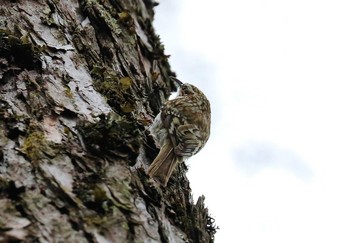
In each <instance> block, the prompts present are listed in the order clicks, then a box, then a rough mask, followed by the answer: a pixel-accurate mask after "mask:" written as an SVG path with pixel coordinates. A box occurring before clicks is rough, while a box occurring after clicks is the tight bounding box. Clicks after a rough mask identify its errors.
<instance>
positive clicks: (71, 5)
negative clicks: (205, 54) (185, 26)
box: [0, 0, 215, 243]
mask: <svg viewBox="0 0 350 243" xmlns="http://www.w3.org/2000/svg"><path fill="white" fill-rule="evenodd" d="M155 5H156V4H155V3H154V2H152V1H151V0H143V1H142V0H126V1H113V0H109V1H108V0H107V1H104V0H99V1H98V0H96V1H93V0H80V1H78V0H65V1H55V0H46V1H44V0H38V1H37V0H36V1H30V0H29V1H24V0H23V1H7V0H2V1H1V3H0V242H122V243H124V242H150V243H151V242H213V241H214V233H215V226H213V219H212V218H211V217H210V216H209V215H208V210H207V209H206V208H205V206H204V197H200V198H199V200H198V202H197V203H194V202H193V201H192V195H191V189H190V187H189V182H188V180H187V178H186V176H185V170H186V168H185V167H186V166H185V165H182V166H181V167H180V168H179V169H178V170H177V171H176V173H175V175H173V176H172V178H171V180H170V181H169V184H168V187H167V188H163V187H161V186H160V185H158V184H157V183H156V182H155V181H154V180H152V179H151V178H149V177H148V176H147V175H146V174H145V169H146V168H147V167H148V166H149V164H150V163H151V162H152V160H153V159H154V157H155V156H156V154H157V153H158V150H157V149H156V147H155V146H154V143H153V140H152V138H150V136H149V134H148V132H147V126H148V125H149V124H150V123H151V122H152V120H153V118H154V116H155V115H156V114H157V113H158V111H159V109H160V107H161V104H162V103H163V102H164V101H165V99H166V98H167V97H168V96H169V94H170V92H171V91H172V90H174V88H175V86H174V84H172V83H171V82H170V80H169V78H168V77H169V75H174V73H172V72H171V70H170V66H169V64H168V61H167V56H165V55H164V50H163V47H162V44H161V43H160V41H159V37H158V36H157V35H156V34H155V33H154V30H153V27H152V21H153V16H154V11H153V8H154V6H155Z"/></svg>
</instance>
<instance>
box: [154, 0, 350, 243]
mask: <svg viewBox="0 0 350 243" xmlns="http://www.w3.org/2000/svg"><path fill="white" fill-rule="evenodd" d="M155 25H156V29H157V32H158V34H160V36H161V39H162V41H163V43H164V44H165V47H166V53H167V54H170V55H171V58H170V62H171V65H172V68H173V70H174V71H175V72H176V73H177V74H178V77H179V78H180V79H181V80H182V81H185V82H189V83H192V84H195V85H197V86H198V87H200V88H201V89H202V90H203V91H204V92H205V93H206V94H207V96H208V98H209V99H210V101H211V104H212V119H213V122H212V135H211V138H210V140H209V141H208V143H207V145H206V147H205V148H204V149H203V150H202V151H201V152H200V153H199V154H198V155H196V156H195V157H193V158H191V159H189V161H188V164H189V165H190V170H189V172H188V177H189V178H190V182H191V186H192V189H193V192H194V195H195V199H196V198H197V197H198V196H199V195H201V194H204V195H205V196H206V204H207V206H208V207H209V210H210V212H211V215H212V216H213V217H214V218H215V219H216V223H217V224H218V226H219V227H220V230H219V231H218V233H217V235H216V243H228V242H239V243H257V242H259V243H261V242H262V243H264V242H268V243H280V242H284V243H289V242H293V243H295V242H300V243H303V242H307V243H309V242H337V243H342V242H344V243H345V242H346V243H348V242H350V188H349V187H350V175H349V174H350V109H349V106H350V94H349V93H350V1H348V0H344V1H341V0H328V1H324V0H318V1H315V0H294V1H278V0H265V1H264V0H244V1H243V0H241V1H237V0H235V1H224V0H218V1H208V0H176V1H175V0H173V1H171V0H162V1H160V5H159V6H158V7H156V22H155Z"/></svg>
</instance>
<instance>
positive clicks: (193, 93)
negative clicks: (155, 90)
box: [147, 77, 211, 187]
mask: <svg viewBox="0 0 350 243" xmlns="http://www.w3.org/2000/svg"><path fill="white" fill-rule="evenodd" d="M170 79H171V80H172V81H174V82H175V83H177V84H178V86H179V91H178V94H177V96H176V97H175V98H174V99H172V100H168V101H166V102H165V103H164V105H163V106H162V107H161V109H160V112H159V113H158V114H157V116H156V117H155V119H154V121H153V123H152V124H151V125H150V127H149V131H150V134H151V135H152V137H153V138H154V141H155V144H156V146H157V147H158V148H159V149H160V151H159V153H158V155H157V156H156V158H155V159H154V160H153V162H152V163H151V165H150V166H149V168H148V170H147V174H148V175H149V176H150V177H152V178H155V179H156V180H157V181H158V182H159V183H160V184H161V185H163V186H164V187H166V186H167V183H168V181H169V178H170V177H171V175H172V173H173V171H174V170H175V168H176V166H177V165H178V164H179V163H182V162H184V161H186V160H187V159H188V158H189V157H191V156H192V155H195V154H196V153H198V152H199V151H200V150H201V149H202V148H203V147H204V145H205V144H206V142H207V141H208V139H209V136H210V125H211V109H210V102H209V100H208V99H207V97H206V96H205V95H204V93H203V92H202V91H200V90H199V89H198V88H197V87H196V86H194V85H192V84H189V83H183V82H181V81H180V80H179V79H177V78H175V77H170Z"/></svg>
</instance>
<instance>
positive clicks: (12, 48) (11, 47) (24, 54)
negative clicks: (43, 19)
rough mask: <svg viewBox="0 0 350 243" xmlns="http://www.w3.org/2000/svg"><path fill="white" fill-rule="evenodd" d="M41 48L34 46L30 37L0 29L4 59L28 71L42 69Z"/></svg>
mask: <svg viewBox="0 0 350 243" xmlns="http://www.w3.org/2000/svg"><path fill="white" fill-rule="evenodd" d="M40 52H41V51H40V48H39V47H37V46H35V45H33V44H32V43H31V40H30V38H29V36H28V35H19V34H17V33H12V32H11V31H10V30H8V29H0V53H2V57H4V58H6V59H7V60H9V62H12V63H15V64H16V65H18V66H19V67H21V68H26V69H28V70H32V69H40V68H41V61H40Z"/></svg>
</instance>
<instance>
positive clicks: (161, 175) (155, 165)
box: [147, 142, 179, 186]
mask: <svg viewBox="0 0 350 243" xmlns="http://www.w3.org/2000/svg"><path fill="white" fill-rule="evenodd" d="M178 160H179V159H178V157H177V156H176V155H175V153H174V148H173V146H172V144H171V143H170V142H169V143H165V144H164V145H163V146H162V148H161V149H160V152H159V154H158V155H157V157H156V158H155V159H154V160H153V162H152V164H151V165H150V167H149V168H148V171H147V174H148V175H149V176H152V177H154V178H156V179H157V180H158V181H159V182H160V183H161V184H162V185H163V186H166V185H167V183H168V180H169V178H170V176H171V174H172V173H173V171H174V169H175V168H176V165H177V164H178Z"/></svg>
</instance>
